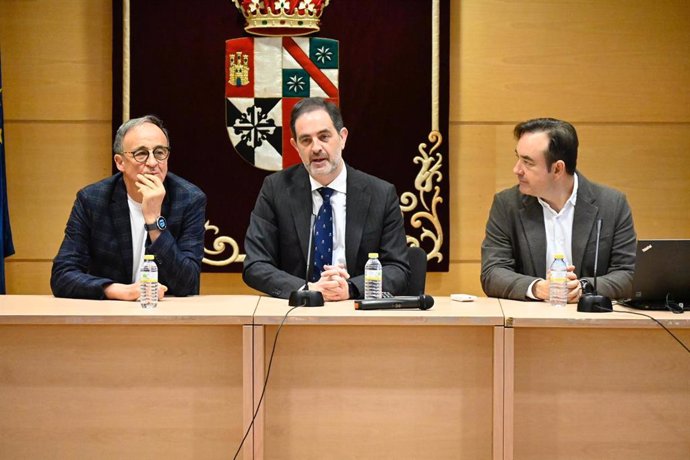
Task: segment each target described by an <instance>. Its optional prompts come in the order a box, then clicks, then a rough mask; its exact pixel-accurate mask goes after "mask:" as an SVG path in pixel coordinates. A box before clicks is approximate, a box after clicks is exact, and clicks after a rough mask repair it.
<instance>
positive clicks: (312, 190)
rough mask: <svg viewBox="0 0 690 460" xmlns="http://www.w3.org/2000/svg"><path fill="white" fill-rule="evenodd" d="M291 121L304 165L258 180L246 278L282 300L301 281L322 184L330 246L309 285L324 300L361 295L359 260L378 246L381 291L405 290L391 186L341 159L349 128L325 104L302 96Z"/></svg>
mask: <svg viewBox="0 0 690 460" xmlns="http://www.w3.org/2000/svg"><path fill="white" fill-rule="evenodd" d="M290 127H291V130H292V139H291V140H290V142H291V144H292V145H293V147H295V149H297V151H298V152H299V155H300V158H301V160H302V163H303V164H299V165H295V166H292V167H290V168H287V169H285V170H283V171H280V172H277V173H274V174H272V175H270V176H268V177H267V178H266V179H265V180H264V183H263V186H262V188H261V191H260V193H259V197H258V198H257V200H256V205H255V207H254V210H253V211H252V215H251V218H250V223H249V228H248V230H247V234H246V237H245V242H244V248H245V251H246V254H247V255H246V258H245V260H244V270H243V278H244V281H245V282H246V283H247V284H248V285H249V286H251V287H253V288H254V289H257V290H259V291H262V292H265V293H267V294H269V295H272V296H274V297H281V298H287V297H289V295H290V292H291V291H295V290H297V289H299V288H301V287H302V286H303V285H304V284H305V276H307V264H308V263H309V262H308V260H309V259H312V260H314V256H313V254H314V251H315V247H313V248H311V249H310V248H308V245H309V241H310V237H309V235H310V232H312V231H313V223H312V222H313V218H312V216H316V215H317V214H319V213H320V209H321V206H323V204H324V201H325V198H323V197H322V194H321V193H322V191H323V190H321V191H320V189H323V188H325V187H328V188H329V189H330V190H331V193H332V195H331V196H330V203H331V204H332V213H333V238H332V250H333V252H332V257H330V258H329V259H330V260H328V261H327V262H326V263H325V265H324V266H323V267H321V266H320V265H319V264H318V263H316V261H315V262H314V263H315V264H316V267H314V266H312V267H310V270H309V273H310V274H311V275H313V276H312V277H311V279H312V281H311V282H310V283H309V288H310V289H311V290H315V291H320V292H322V293H323V296H324V299H325V300H330V301H333V300H344V299H350V298H361V297H362V296H363V295H364V277H363V273H364V265H365V264H366V262H367V259H368V254H369V253H370V252H377V253H378V254H379V260H380V261H381V263H382V265H383V290H384V291H388V292H390V293H392V294H394V295H399V294H403V293H404V292H405V290H406V288H407V282H408V277H409V272H410V268H409V263H408V260H407V247H406V238H405V229H404V225H403V219H402V213H401V211H400V205H399V203H398V196H397V193H396V191H395V187H394V186H393V185H392V184H390V183H388V182H385V181H383V180H381V179H378V178H376V177H373V176H371V175H368V174H365V173H363V172H361V171H358V170H356V169H354V168H352V167H350V166H347V165H345V163H344V161H343V159H342V150H343V149H344V148H345V142H346V140H347V134H348V133H347V128H345V127H344V126H343V120H342V116H341V114H340V111H339V110H338V108H337V107H336V106H335V105H334V104H332V103H331V102H328V101H325V100H323V99H320V98H307V99H303V100H301V101H300V102H298V103H297V104H296V105H295V107H294V108H293V110H292V114H291V120H290ZM314 234H316V232H314ZM315 240H316V238H315V239H314V241H315ZM315 245H316V244H315Z"/></svg>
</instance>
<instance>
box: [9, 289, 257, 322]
mask: <svg viewBox="0 0 690 460" xmlns="http://www.w3.org/2000/svg"><path fill="white" fill-rule="evenodd" d="M259 298H260V297H259V296H256V295H203V296H190V297H166V298H164V299H163V300H161V301H159V302H158V306H157V307H156V308H142V307H141V306H140V305H139V302H122V301H117V300H98V301H95V300H83V299H61V298H56V297H53V296H47V295H0V324H141V325H144V324H150V325H157V324H160V325H162V324H180V325H181V324H199V325H202V324H208V325H211V324H218V325H222V324H250V323H251V322H252V320H251V319H252V315H253V314H254V310H255V309H256V306H257V305H258V302H259Z"/></svg>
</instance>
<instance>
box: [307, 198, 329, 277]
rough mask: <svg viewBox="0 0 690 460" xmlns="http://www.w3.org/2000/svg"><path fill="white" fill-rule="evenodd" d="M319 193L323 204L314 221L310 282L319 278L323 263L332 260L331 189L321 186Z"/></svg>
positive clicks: (326, 263) (325, 263) (327, 263)
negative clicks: (312, 262) (312, 263)
mask: <svg viewBox="0 0 690 460" xmlns="http://www.w3.org/2000/svg"><path fill="white" fill-rule="evenodd" d="M319 193H320V194H321V196H322V197H323V204H322V205H321V208H319V213H318V214H317V215H316V221H315V222H314V266H313V270H312V272H311V279H310V280H311V281H312V282H314V281H318V280H319V278H321V272H322V271H323V266H324V265H331V263H332V262H333V207H331V195H333V189H330V188H328V187H321V188H320V189H319Z"/></svg>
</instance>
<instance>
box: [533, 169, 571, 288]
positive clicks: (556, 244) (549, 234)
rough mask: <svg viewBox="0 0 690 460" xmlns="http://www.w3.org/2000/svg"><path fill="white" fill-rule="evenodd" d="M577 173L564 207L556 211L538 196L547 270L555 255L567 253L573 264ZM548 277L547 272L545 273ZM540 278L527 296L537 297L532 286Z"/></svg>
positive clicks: (568, 262)
mask: <svg viewBox="0 0 690 460" xmlns="http://www.w3.org/2000/svg"><path fill="white" fill-rule="evenodd" d="M577 187H578V180H577V174H574V182H573V192H572V193H571V194H570V198H568V200H567V201H566V202H565V205H563V208H562V209H561V210H560V211H559V212H556V211H555V210H554V209H553V208H552V207H551V206H549V204H548V203H547V202H546V201H544V200H542V199H541V198H537V200H538V201H539V204H540V205H541V207H542V210H543V212H544V230H545V232H546V271H547V272H548V271H549V267H550V266H551V262H553V259H554V255H556V254H557V253H559V252H560V253H562V254H563V255H565V261H566V264H568V265H572V263H573V262H572V261H573V217H574V216H575V204H576V202H577ZM544 279H546V273H544ZM537 281H538V280H536V281H533V282H532V283H531V284H530V285H529V287H528V288H527V297H529V298H531V299H536V297H535V296H534V295H533V294H532V287H533V285H534V283H536V282H537Z"/></svg>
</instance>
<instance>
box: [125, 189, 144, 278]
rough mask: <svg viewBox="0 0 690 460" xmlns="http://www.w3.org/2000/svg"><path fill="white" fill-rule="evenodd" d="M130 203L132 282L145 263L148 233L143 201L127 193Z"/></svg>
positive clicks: (137, 276) (128, 202)
mask: <svg viewBox="0 0 690 460" xmlns="http://www.w3.org/2000/svg"><path fill="white" fill-rule="evenodd" d="M127 204H128V205H129V223H130V225H131V229H132V283H136V282H137V281H138V279H137V278H139V269H141V265H142V264H143V263H144V252H145V251H144V245H145V243H146V237H147V236H148V233H149V232H147V231H146V229H145V228H144V225H145V224H146V222H145V221H144V212H143V211H142V210H141V203H137V202H136V201H134V200H133V199H132V198H131V197H130V196H129V195H127Z"/></svg>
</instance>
